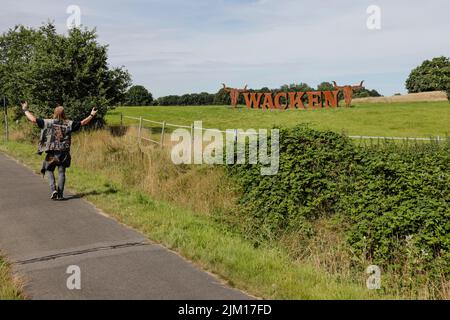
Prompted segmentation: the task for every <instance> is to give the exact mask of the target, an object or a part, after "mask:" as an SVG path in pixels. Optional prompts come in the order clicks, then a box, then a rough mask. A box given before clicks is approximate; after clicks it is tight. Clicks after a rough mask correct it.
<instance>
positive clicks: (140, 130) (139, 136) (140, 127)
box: [138, 117, 142, 143]
mask: <svg viewBox="0 0 450 320" xmlns="http://www.w3.org/2000/svg"><path fill="white" fill-rule="evenodd" d="M138 132H139V133H138V139H139V143H140V142H141V136H142V117H139V131H138Z"/></svg>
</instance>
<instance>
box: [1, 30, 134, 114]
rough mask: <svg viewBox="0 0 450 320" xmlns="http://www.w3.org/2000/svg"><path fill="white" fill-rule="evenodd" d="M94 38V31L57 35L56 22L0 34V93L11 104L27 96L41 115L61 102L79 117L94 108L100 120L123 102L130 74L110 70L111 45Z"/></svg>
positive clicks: (31, 104) (48, 112)
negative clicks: (108, 45) (109, 55)
mask: <svg viewBox="0 0 450 320" xmlns="http://www.w3.org/2000/svg"><path fill="white" fill-rule="evenodd" d="M96 38H97V35H96V31H95V29H94V30H87V29H84V30H82V29H78V28H74V29H71V30H70V31H69V33H68V34H67V35H60V34H57V33H56V28H55V26H54V25H53V24H52V23H48V24H46V25H43V26H42V27H40V28H39V29H32V28H26V27H23V26H16V27H14V28H12V29H10V30H9V31H8V32H6V33H4V34H2V35H1V36H0V77H1V80H0V91H1V92H2V93H3V94H5V95H6V96H8V98H9V100H10V101H11V104H13V105H18V104H19V101H20V100H28V102H29V105H30V107H31V109H32V110H33V111H34V112H35V113H36V114H37V115H38V116H40V117H50V116H51V114H52V113H53V110H54V107H55V105H56V104H57V103H59V104H62V105H63V106H64V107H65V110H66V114H67V116H68V117H70V118H72V119H75V120H80V119H82V118H84V117H86V114H89V111H90V110H91V108H92V107H96V108H97V109H98V118H99V119H100V121H101V120H102V119H103V116H104V115H105V114H106V112H107V111H108V109H109V108H112V106H114V105H115V104H117V103H118V102H119V101H122V100H123V98H124V94H125V91H126V88H127V87H128V86H129V83H130V76H129V74H128V72H127V71H126V70H124V69H123V68H112V69H111V68H109V66H108V56H107V46H106V45H100V44H99V43H98V42H97V40H96Z"/></svg>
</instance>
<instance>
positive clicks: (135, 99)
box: [123, 82, 381, 106]
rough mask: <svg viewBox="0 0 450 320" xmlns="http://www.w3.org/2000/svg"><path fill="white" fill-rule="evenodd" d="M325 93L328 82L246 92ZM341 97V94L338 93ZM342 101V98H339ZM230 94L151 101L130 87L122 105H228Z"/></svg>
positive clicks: (363, 92) (367, 93)
mask: <svg viewBox="0 0 450 320" xmlns="http://www.w3.org/2000/svg"><path fill="white" fill-rule="evenodd" d="M315 90H317V91H327V90H335V89H334V87H333V85H332V84H331V83H330V82H322V83H321V84H319V85H318V86H317V87H316V88H313V87H311V86H309V85H308V84H306V83H298V84H296V83H293V84H289V85H288V84H285V85H282V86H281V87H279V88H275V89H270V88H268V87H263V88H261V89H248V92H272V93H276V92H289V91H304V92H306V91H315ZM340 95H342V93H340ZM379 96H381V95H380V93H378V91H376V90H374V89H373V90H369V89H366V88H361V89H359V90H356V91H355V93H354V95H353V97H355V98H362V97H379ZM340 99H342V97H340ZM238 103H239V104H245V101H244V97H243V96H242V95H241V96H240V97H239V100H238ZM229 104H230V94H229V93H228V92H226V91H225V90H224V88H221V89H219V91H217V92H216V93H207V92H202V93H188V94H183V95H168V96H163V97H159V98H158V99H153V96H152V94H151V93H150V92H149V91H148V90H147V89H146V88H145V87H144V86H141V85H137V86H132V87H131V88H130V89H129V90H128V92H127V94H126V95H125V101H124V103H123V105H126V106H150V105H155V106H199V105H229Z"/></svg>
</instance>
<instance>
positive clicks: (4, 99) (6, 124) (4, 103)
mask: <svg viewBox="0 0 450 320" xmlns="http://www.w3.org/2000/svg"><path fill="white" fill-rule="evenodd" d="M3 108H4V113H5V140H6V141H8V139H9V132H8V109H7V107H6V97H3Z"/></svg>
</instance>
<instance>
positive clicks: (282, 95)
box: [223, 81, 363, 110]
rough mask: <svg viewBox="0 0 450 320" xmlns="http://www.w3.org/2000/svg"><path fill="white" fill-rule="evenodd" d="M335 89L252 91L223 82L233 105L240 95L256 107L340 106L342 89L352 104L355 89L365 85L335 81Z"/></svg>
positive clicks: (283, 108) (248, 103) (345, 97)
mask: <svg viewBox="0 0 450 320" xmlns="http://www.w3.org/2000/svg"><path fill="white" fill-rule="evenodd" d="M333 83H334V90H327V91H307V92H301V91H297V92H275V93H274V92H251V91H248V90H247V86H245V87H244V88H243V89H237V88H229V87H227V86H226V85H225V84H223V89H224V90H225V92H229V94H230V100H231V105H232V106H234V107H235V106H236V105H237V103H238V99H239V95H240V94H242V96H243V97H244V101H245V105H246V106H247V108H254V109H280V110H285V109H321V108H337V107H339V92H341V91H342V93H343V96H344V100H345V105H346V106H347V107H349V106H350V104H351V101H352V96H353V90H355V89H360V88H362V87H363V81H361V83H360V84H359V85H355V86H351V85H346V86H337V85H336V82H334V81H333Z"/></svg>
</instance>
